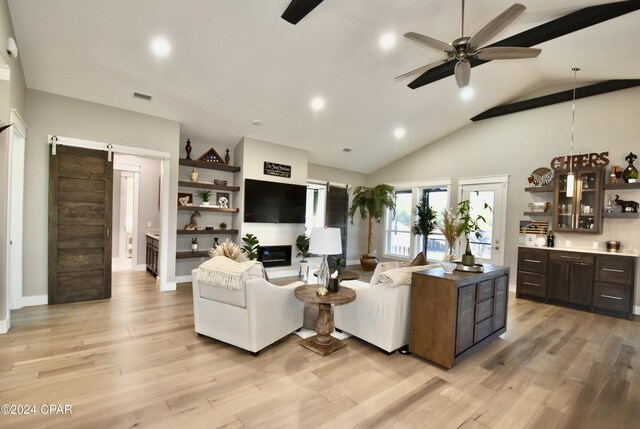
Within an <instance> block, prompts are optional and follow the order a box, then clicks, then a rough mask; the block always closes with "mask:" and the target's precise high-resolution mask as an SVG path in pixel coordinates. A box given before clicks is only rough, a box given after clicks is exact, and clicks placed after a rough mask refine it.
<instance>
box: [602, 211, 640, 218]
mask: <svg viewBox="0 0 640 429" xmlns="http://www.w3.org/2000/svg"><path fill="white" fill-rule="evenodd" d="M602 217H608V218H618V219H632V218H638V217H640V213H606V212H605V213H602Z"/></svg>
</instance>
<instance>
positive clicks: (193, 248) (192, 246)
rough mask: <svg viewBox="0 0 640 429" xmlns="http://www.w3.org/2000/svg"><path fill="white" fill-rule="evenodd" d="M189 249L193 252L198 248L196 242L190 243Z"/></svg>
mask: <svg viewBox="0 0 640 429" xmlns="http://www.w3.org/2000/svg"><path fill="white" fill-rule="evenodd" d="M191 250H192V251H194V252H195V251H196V250H198V245H197V244H192V245H191Z"/></svg>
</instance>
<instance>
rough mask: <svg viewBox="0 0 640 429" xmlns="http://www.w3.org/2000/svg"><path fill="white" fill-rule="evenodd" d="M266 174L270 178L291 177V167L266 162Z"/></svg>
mask: <svg viewBox="0 0 640 429" xmlns="http://www.w3.org/2000/svg"><path fill="white" fill-rule="evenodd" d="M264 174H266V175H268V176H278V177H289V178H290V177H291V166H290V165H284V164H276V163H275V162H267V161H265V162H264Z"/></svg>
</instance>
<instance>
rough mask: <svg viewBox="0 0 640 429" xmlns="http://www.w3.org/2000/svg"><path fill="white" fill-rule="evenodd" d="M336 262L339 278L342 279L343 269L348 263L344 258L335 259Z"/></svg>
mask: <svg viewBox="0 0 640 429" xmlns="http://www.w3.org/2000/svg"><path fill="white" fill-rule="evenodd" d="M334 262H335V264H336V270H337V271H338V277H340V276H342V268H344V266H345V265H346V264H347V261H346V259H345V258H343V257H342V256H338V257H337V258H335V259H334Z"/></svg>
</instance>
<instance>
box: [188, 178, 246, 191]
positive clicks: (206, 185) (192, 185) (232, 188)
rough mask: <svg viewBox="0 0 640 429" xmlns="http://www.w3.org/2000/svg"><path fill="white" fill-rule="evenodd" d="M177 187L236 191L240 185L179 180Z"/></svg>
mask: <svg viewBox="0 0 640 429" xmlns="http://www.w3.org/2000/svg"><path fill="white" fill-rule="evenodd" d="M178 187H180V188H198V189H213V190H216V191H229V192H238V191H239V190H240V186H229V185H215V184H213V183H202V182H187V181H186V180H181V181H179V182H178Z"/></svg>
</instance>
